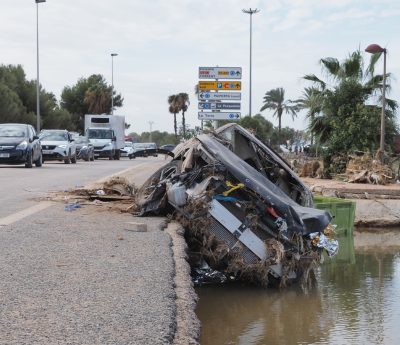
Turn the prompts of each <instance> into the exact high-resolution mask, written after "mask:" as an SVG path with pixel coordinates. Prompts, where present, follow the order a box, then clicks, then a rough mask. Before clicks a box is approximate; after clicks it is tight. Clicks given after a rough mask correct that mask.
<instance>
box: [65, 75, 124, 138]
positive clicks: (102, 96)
mask: <svg viewBox="0 0 400 345" xmlns="http://www.w3.org/2000/svg"><path fill="white" fill-rule="evenodd" d="M111 92H112V87H111V86H110V85H108V84H107V83H106V81H105V79H104V77H103V76H102V75H100V74H93V75H91V76H90V77H88V78H80V79H79V80H78V81H77V83H76V84H75V85H73V86H66V87H64V89H63V91H62V93H61V107H62V108H64V109H66V110H68V111H69V112H70V113H71V114H72V118H73V122H74V125H75V126H76V127H77V128H80V129H82V130H83V122H84V115H85V114H109V113H111ZM113 97H114V100H113V101H114V107H122V105H123V101H124V99H123V98H122V96H121V94H117V93H116V91H115V90H114V92H113Z"/></svg>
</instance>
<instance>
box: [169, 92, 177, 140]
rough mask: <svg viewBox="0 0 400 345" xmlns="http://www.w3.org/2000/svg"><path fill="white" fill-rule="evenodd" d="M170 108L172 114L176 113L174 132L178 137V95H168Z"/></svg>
mask: <svg viewBox="0 0 400 345" xmlns="http://www.w3.org/2000/svg"><path fill="white" fill-rule="evenodd" d="M168 105H169V107H168V110H169V112H170V113H171V114H174V133H175V138H176V139H177V138H178V126H177V123H176V114H177V113H179V111H180V109H179V104H178V95H170V96H169V97H168Z"/></svg>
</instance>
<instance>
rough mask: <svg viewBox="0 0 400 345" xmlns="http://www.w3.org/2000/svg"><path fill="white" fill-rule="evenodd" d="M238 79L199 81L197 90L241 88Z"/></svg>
mask: <svg viewBox="0 0 400 345" xmlns="http://www.w3.org/2000/svg"><path fill="white" fill-rule="evenodd" d="M241 88H242V83H241V82H240V81H199V90H200V91H204V90H207V91H208V90H241Z"/></svg>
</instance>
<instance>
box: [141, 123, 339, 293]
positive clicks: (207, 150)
mask: <svg viewBox="0 0 400 345" xmlns="http://www.w3.org/2000/svg"><path fill="white" fill-rule="evenodd" d="M173 154H174V157H173V159H172V160H171V161H169V162H168V163H167V164H166V165H165V166H163V167H162V168H161V169H159V170H158V171H157V172H156V173H155V174H154V175H152V176H151V177H150V178H149V179H148V180H147V182H146V183H145V184H144V185H143V186H142V188H141V189H140V190H139V192H138V195H137V203H138V205H139V208H140V214H141V215H150V214H153V215H154V214H156V215H157V214H173V215H174V217H175V219H176V220H178V221H179V222H180V223H181V224H182V225H183V226H184V227H185V229H186V231H185V238H186V241H187V242H188V246H189V249H190V261H191V264H192V267H197V269H199V270H200V271H201V270H203V269H204V268H207V269H208V268H209V269H210V270H216V271H218V272H221V273H222V274H224V275H225V276H226V277H229V278H232V279H236V280H245V281H250V282H254V283H256V284H260V285H263V286H268V285H272V284H279V285H280V286H284V285H286V284H287V283H289V282H292V281H299V280H302V282H305V283H307V284H308V283H309V282H311V281H312V279H311V278H312V277H313V273H314V272H313V269H314V267H316V265H317V264H318V263H319V262H320V261H321V260H322V258H323V256H322V253H323V251H325V252H326V253H327V254H328V255H329V256H332V255H334V254H336V252H337V250H338V242H337V241H336V240H335V239H334V227H333V226H332V225H331V224H330V222H331V219H332V217H331V215H330V214H329V213H328V212H326V211H322V210H317V209H314V208H312V206H313V202H312V194H311V192H310V191H309V189H308V188H307V187H306V186H305V185H304V184H303V183H302V182H301V180H300V179H299V178H298V177H297V176H296V175H295V173H294V172H293V171H292V170H291V169H290V168H289V166H288V164H287V163H286V162H285V161H284V160H283V159H282V158H281V157H280V156H279V154H277V153H276V152H275V151H274V150H273V149H272V148H270V147H269V146H267V145H266V144H264V143H263V142H261V141H260V140H258V139H257V138H256V137H255V136H254V135H252V134H251V133H250V132H248V131H247V130H245V129H244V128H242V127H241V126H239V125H237V124H227V125H225V126H223V127H220V128H219V129H217V130H216V131H215V132H213V133H211V134H201V135H198V136H197V137H195V138H192V139H190V140H188V141H187V142H185V143H183V144H181V145H179V146H177V147H176V148H175V150H174V151H173ZM213 276H215V275H213ZM222 280H223V279H221V281H222Z"/></svg>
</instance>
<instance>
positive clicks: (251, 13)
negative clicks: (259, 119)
mask: <svg viewBox="0 0 400 345" xmlns="http://www.w3.org/2000/svg"><path fill="white" fill-rule="evenodd" d="M242 12H243V13H246V14H249V15H250V73H249V75H250V93H249V116H250V117H251V67H252V66H251V64H252V40H253V14H255V13H258V12H260V10H259V9H257V8H255V9H251V8H249V9H248V10H245V9H243V10H242Z"/></svg>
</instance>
